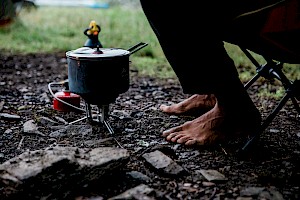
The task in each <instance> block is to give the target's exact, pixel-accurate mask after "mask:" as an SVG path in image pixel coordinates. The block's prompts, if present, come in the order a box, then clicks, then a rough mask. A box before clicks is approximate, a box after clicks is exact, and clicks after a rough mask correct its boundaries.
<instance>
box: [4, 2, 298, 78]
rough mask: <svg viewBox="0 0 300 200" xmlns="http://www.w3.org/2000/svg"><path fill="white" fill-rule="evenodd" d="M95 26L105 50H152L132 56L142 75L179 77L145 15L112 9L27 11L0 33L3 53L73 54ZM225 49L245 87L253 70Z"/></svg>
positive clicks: (233, 49)
mask: <svg viewBox="0 0 300 200" xmlns="http://www.w3.org/2000/svg"><path fill="white" fill-rule="evenodd" d="M91 20H95V21H96V22H97V23H99V24H100V26H101V28H102V31H101V32H100V34H99V39H100V41H101V43H102V44H103V46H104V47H118V48H124V49H127V48H129V47H131V46H133V45H135V44H137V43H139V42H146V43H148V44H149V45H148V46H147V47H145V48H143V49H142V50H140V51H138V52H136V53H134V54H133V55H131V60H132V61H133V62H132V63H134V64H133V65H134V67H136V68H137V69H138V70H139V72H140V73H141V74H145V75H151V76H159V77H165V78H168V77H174V76H175V74H174V72H173V71H172V69H171V67H170V66H169V64H168V62H167V60H166V58H165V57H164V54H163V52H162V50H161V48H160V45H159V43H158V41H157V39H156V37H155V35H154V33H153V31H152V29H151V28H150V26H149V24H148V22H147V20H146V18H145V16H144V14H143V12H142V10H141V9H126V8H123V7H117V6H113V7H110V8H109V9H91V8H76V7H70V8H67V7H61V8H57V7H39V8H38V9H36V10H30V11H26V10H24V11H22V12H21V13H20V14H19V16H18V18H17V19H16V21H15V22H14V23H12V24H11V25H9V26H7V27H2V28H0V44H1V46H0V49H1V51H2V52H10V53H22V54H27V53H40V52H43V53H51V52H66V51H69V50H74V49H77V48H79V47H82V45H83V44H84V42H85V41H86V39H87V37H86V36H85V35H84V34H83V31H84V30H85V29H86V28H87V27H88V25H89V22H90V21H91ZM225 47H226V50H227V51H228V54H229V55H230V57H231V58H232V59H233V60H234V61H235V65H236V67H237V68H238V70H239V73H240V77H241V79H242V81H247V80H249V79H250V78H251V77H252V76H253V75H254V74H255V67H254V66H253V65H252V64H251V63H250V61H249V59H248V58H247V57H246V56H245V55H243V53H242V52H241V50H240V49H239V48H238V47H237V46H235V45H232V44H228V43H225ZM199 49H200V47H199ZM254 55H255V54H254ZM255 57H257V58H259V55H255ZM262 61H263V60H262ZM212 63H213V61H212ZM285 69H286V71H287V72H288V76H290V77H291V78H292V79H296V78H298V79H300V73H299V67H294V66H291V65H287V66H285Z"/></svg>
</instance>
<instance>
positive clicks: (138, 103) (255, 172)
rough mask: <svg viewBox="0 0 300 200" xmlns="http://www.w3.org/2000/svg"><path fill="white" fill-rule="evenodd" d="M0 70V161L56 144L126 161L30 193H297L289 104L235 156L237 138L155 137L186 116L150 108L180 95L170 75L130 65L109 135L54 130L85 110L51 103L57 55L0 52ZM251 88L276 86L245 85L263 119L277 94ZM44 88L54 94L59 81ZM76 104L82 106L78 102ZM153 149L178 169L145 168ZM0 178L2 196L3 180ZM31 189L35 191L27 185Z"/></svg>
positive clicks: (298, 140) (293, 116)
mask: <svg viewBox="0 0 300 200" xmlns="http://www.w3.org/2000/svg"><path fill="white" fill-rule="evenodd" d="M0 74H1V76H0V116H1V118H0V124H1V126H0V163H4V162H5V161H8V160H9V159H12V158H14V157H16V156H17V155H20V154H22V153H24V152H28V151H32V150H40V149H45V148H48V147H56V146H60V147H78V148H91V149H93V148H98V147H116V148H124V149H126V150H128V152H130V159H129V160H128V162H127V163H125V164H124V165H123V166H122V167H121V168H120V169H118V170H117V171H115V172H114V173H111V174H109V175H105V176H103V177H101V179H100V180H98V181H96V183H91V184H87V185H81V187H78V188H77V189H76V190H73V191H68V192H66V193H64V194H55V191H53V193H54V194H55V195H53V194H52V195H49V196H48V197H44V198H39V197H41V196H39V194H35V196H37V198H36V199H76V200H79V199H108V198H110V197H114V196H116V195H119V194H120V193H122V192H124V191H126V190H129V189H130V188H134V187H135V186H140V185H141V184H144V185H143V187H142V189H141V190H142V191H143V192H144V193H145V194H144V195H141V194H140V195H137V194H136V195H133V196H134V197H131V199H295V200H296V199H299V198H300V196H299V194H300V192H299V191H300V189H299V186H300V181H299V180H300V165H299V163H300V162H299V158H300V145H299V144H300V123H299V114H298V113H297V112H296V111H295V109H294V107H293V105H292V103H291V102H288V103H287V105H285V106H284V108H283V109H282V110H281V111H280V112H279V114H278V115H277V116H276V118H275V119H274V120H273V121H272V123H271V124H270V125H269V126H268V127H267V129H266V130H265V131H264V133H263V134H262V135H261V136H260V137H259V140H258V141H257V142H256V143H255V145H254V148H253V149H251V151H250V152H248V153H247V154H246V155H244V156H240V154H237V153H236V150H237V149H239V147H241V146H242V145H243V144H244V140H242V138H239V139H237V140H235V141H230V142H228V143H224V144H220V145H216V146H214V147H209V148H208V147H203V148H186V147H184V146H181V145H177V144H171V143H168V142H166V141H165V140H164V138H162V137H161V132H162V131H163V130H165V129H168V128H170V127H173V126H176V125H178V124H181V123H183V122H185V121H186V120H191V119H192V118H191V117H177V116H168V115H166V114H163V113H161V112H160V111H159V110H158V106H159V105H160V104H161V103H172V102H179V101H181V100H182V99H184V98H185V97H186V96H185V95H184V94H182V91H181V89H180V86H179V84H178V82H177V80H176V79H168V80H165V79H164V80H162V79H157V78H154V77H142V76H140V75H139V73H138V71H136V70H133V67H132V68H131V71H130V75H131V78H130V88H129V90H128V91H127V92H125V93H123V94H120V95H119V97H118V98H117V99H116V101H115V102H112V103H111V104H110V109H109V116H108V119H107V122H108V123H109V124H110V126H111V128H112V130H113V131H114V134H111V133H109V131H108V129H107V127H106V126H105V125H104V124H92V125H91V124H90V123H88V122H87V121H85V120H82V121H79V122H77V123H74V125H75V124H76V125H81V126H82V127H84V125H91V126H92V131H90V132H88V134H84V130H81V132H80V133H79V134H72V133H70V134H64V135H58V136H57V135H55V134H54V132H55V130H54V129H53V126H54V125H60V126H61V129H63V127H66V126H67V124H68V123H71V122H74V121H75V120H78V119H81V118H82V117H84V116H85V112H61V111H57V110H54V109H53V103H52V101H53V96H52V95H51V93H50V92H49V89H48V84H49V83H52V82H58V81H62V80H65V79H67V63H66V59H65V55H64V53H57V54H56V53H53V54H35V55H9V54H0ZM108 87H113V86H108ZM258 87H267V88H268V89H269V90H270V91H276V89H277V87H279V86H278V85H277V86H276V85H275V86H270V85H269V84H268V82H265V81H259V82H258V83H256V84H255V85H254V86H253V87H251V88H250V89H249V93H250V94H251V97H253V101H254V102H255V104H256V105H257V107H258V108H259V109H260V110H261V113H262V116H263V117H265V116H267V114H268V113H269V112H270V110H271V109H272V108H273V107H274V106H275V105H276V103H277V102H278V100H276V99H272V98H267V97H263V98H262V97H260V96H259V95H258V94H257V92H256V91H257V88H258ZM52 89H53V92H57V91H59V90H61V89H62V87H54V88H52ZM81 107H82V108H84V104H83V102H82V101H81ZM93 109H94V108H93ZM56 130H57V129H56ZM156 150H158V151H159V152H161V153H163V155H164V156H167V157H168V158H170V159H171V160H172V161H173V162H175V163H176V164H178V166H180V167H182V169H183V171H184V173H175V172H174V171H176V169H169V170H170V171H171V173H166V172H165V171H164V172H162V171H160V170H157V168H155V167H153V166H151V162H150V164H149V161H147V159H145V155H147V154H148V153H153V152H157V151H156ZM157 156H159V155H157ZM172 170H173V171H172ZM203 170H204V171H205V170H214V171H217V172H219V173H221V175H222V176H221V177H222V178H221V179H220V178H217V179H214V178H212V179H210V178H208V177H206V176H204V174H203ZM128 174H131V176H128ZM133 174H135V175H133ZM0 184H1V185H0V191H1V193H2V194H3V193H4V192H5V188H4V184H3V183H0ZM37 184H38V183H37ZM145 185H146V186H147V187H146V188H145ZM148 188H151V192H149V193H147V192H146V191H148ZM31 192H32V193H35V192H36V191H33V190H32V191H28V193H31ZM28 193H27V195H29V194H28ZM29 196H30V195H29ZM116 199H125V197H122V198H116Z"/></svg>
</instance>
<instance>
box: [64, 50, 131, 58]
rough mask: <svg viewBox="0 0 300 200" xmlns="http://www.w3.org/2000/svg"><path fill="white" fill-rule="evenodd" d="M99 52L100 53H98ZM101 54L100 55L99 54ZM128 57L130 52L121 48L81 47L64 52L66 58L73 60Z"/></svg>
mask: <svg viewBox="0 0 300 200" xmlns="http://www.w3.org/2000/svg"><path fill="white" fill-rule="evenodd" d="M99 50H100V51H99ZM99 52H101V53H99ZM127 55H130V51H128V50H125V49H121V48H99V49H95V48H90V47H81V48H79V49H76V50H71V51H67V52H66V56H67V57H68V58H73V59H96V60H97V59H105V58H115V57H123V56H127Z"/></svg>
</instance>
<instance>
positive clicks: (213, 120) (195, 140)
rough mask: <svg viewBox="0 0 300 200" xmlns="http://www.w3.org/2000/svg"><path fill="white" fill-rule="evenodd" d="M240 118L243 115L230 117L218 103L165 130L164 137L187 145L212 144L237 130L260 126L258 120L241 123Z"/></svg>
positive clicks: (228, 136) (248, 129)
mask: <svg viewBox="0 0 300 200" xmlns="http://www.w3.org/2000/svg"><path fill="white" fill-rule="evenodd" d="M240 118H241V116H235V119H232V117H231V118H230V117H228V116H227V115H226V114H225V112H224V110H223V109H222V108H220V107H219V105H218V103H216V104H215V106H214V108H213V109H211V110H210V111H208V112H207V113H205V114H203V115H201V116H200V117H198V118H196V119H194V120H193V121H188V122H186V123H184V124H183V125H180V126H178V127H174V128H171V129H169V130H167V131H164V132H163V137H165V138H166V140H168V141H170V142H175V143H179V144H184V145H186V146H191V145H212V144H215V143H217V142H219V141H221V140H224V139H226V138H230V137H232V136H233V135H234V134H236V132H237V131H239V133H240V132H241V129H243V130H244V131H245V132H247V131H251V130H253V129H254V128H255V127H257V126H259V125H258V124H257V123H256V122H257V120H255V119H253V120H251V118H250V120H249V119H248V120H245V121H246V122H243V123H239V121H240ZM245 123H246V124H245ZM241 124H242V125H241ZM241 126H242V127H241ZM245 132H244V134H245Z"/></svg>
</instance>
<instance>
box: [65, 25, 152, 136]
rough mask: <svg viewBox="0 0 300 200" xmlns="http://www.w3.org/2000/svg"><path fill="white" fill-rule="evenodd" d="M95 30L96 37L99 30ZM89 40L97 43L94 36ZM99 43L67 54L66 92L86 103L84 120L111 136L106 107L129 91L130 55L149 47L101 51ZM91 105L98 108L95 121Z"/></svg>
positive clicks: (141, 45) (140, 45)
mask: <svg viewBox="0 0 300 200" xmlns="http://www.w3.org/2000/svg"><path fill="white" fill-rule="evenodd" d="M94 26H96V25H95V24H93V26H92V27H91V28H93V27H94ZM97 27H98V28H97V31H96V32H97V36H98V33H99V31H100V30H101V29H100V27H99V26H97ZM93 35H94V34H93ZM90 39H91V40H98V38H97V37H90ZM99 44H100V42H98V41H92V42H90V41H89V42H86V43H85V44H84V46H83V47H81V48H79V49H76V50H73V51H68V52H66V57H67V62H68V81H69V90H70V92H72V93H75V94H77V95H79V96H81V97H82V98H83V99H84V101H85V108H86V117H84V118H83V119H88V120H89V121H91V122H98V123H104V124H105V125H106V127H107V128H108V130H109V132H110V133H113V130H112V128H111V127H110V125H109V124H108V123H107V121H106V119H107V116H108V113H109V104H111V103H113V102H114V101H115V100H116V98H117V97H118V96H119V95H120V94H121V93H124V92H126V91H127V90H128V89H129V63H130V61H129V56H130V55H131V54H133V53H134V52H136V51H138V50H140V49H142V48H143V47H145V46H147V45H148V44H146V43H143V42H140V43H138V44H136V45H134V46H132V47H130V48H129V49H127V50H124V49H121V48H103V47H102V45H99ZM89 45H90V46H89ZM91 105H95V106H97V108H98V113H97V119H93V116H92V111H91V107H92V106H91ZM80 120H82V119H79V120H76V121H74V122H73V123H76V122H77V121H80Z"/></svg>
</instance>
